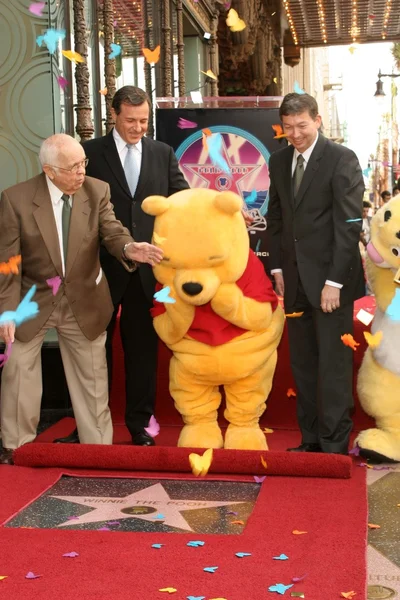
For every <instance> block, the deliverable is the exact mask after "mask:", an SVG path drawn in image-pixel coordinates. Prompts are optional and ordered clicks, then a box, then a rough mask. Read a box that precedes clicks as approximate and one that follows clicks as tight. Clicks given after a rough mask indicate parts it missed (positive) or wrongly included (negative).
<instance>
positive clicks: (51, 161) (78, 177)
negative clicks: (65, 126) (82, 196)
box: [39, 133, 86, 195]
mask: <svg viewBox="0 0 400 600" xmlns="http://www.w3.org/2000/svg"><path fill="white" fill-rule="evenodd" d="M85 158H86V157H85V152H84V150H83V148H82V146H81V145H80V143H79V142H78V141H77V140H76V139H75V138H73V137H71V136H70V135H66V134H65V133H56V134H55V135H52V136H50V137H49V138H47V139H46V140H44V142H43V143H42V146H41V148H40V151H39V160H40V164H41V165H42V169H43V171H44V173H46V175H47V176H48V177H49V178H50V179H51V180H52V182H53V183H54V185H55V186H56V187H58V188H59V189H60V190H61V191H62V192H63V193H64V194H70V195H71V194H74V193H75V192H76V191H77V190H78V189H79V188H80V187H81V186H82V184H83V182H84V180H85V164H84V163H85Z"/></svg>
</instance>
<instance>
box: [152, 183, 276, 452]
mask: <svg viewBox="0 0 400 600" xmlns="http://www.w3.org/2000/svg"><path fill="white" fill-rule="evenodd" d="M142 208H143V210H144V212H146V213H147V214H150V215H154V216H155V223H154V236H153V243H154V244H157V245H159V246H160V247H161V248H162V249H163V251H164V259H163V261H162V263H161V264H160V265H158V266H156V267H155V268H154V274H155V277H156V279H157V281H158V282H159V284H158V286H157V289H158V290H159V291H158V292H157V293H156V296H155V297H156V299H158V300H159V302H155V307H154V308H153V317H154V327H155V329H156V331H157V333H158V335H159V336H160V338H161V339H162V340H163V341H164V342H165V343H166V344H167V346H168V347H169V348H170V349H171V350H172V352H173V357H172V359H171V363H170V392H171V395H172V397H173V399H174V401H175V406H176V408H177V410H178V411H179V413H180V414H181V415H182V418H183V422H184V427H183V429H182V431H181V434H180V437H179V441H178V445H179V446H184V447H192V448H193V447H194V448H222V447H225V448H237V449H249V450H264V449H267V448H268V446H267V443H266V439H265V435H264V433H263V432H262V431H261V429H260V427H259V419H260V417H261V415H262V414H263V412H264V410H265V408H266V399H267V397H268V394H269V392H270V390H271V386H272V379H273V375H274V371H275V366H276V360H277V346H278V344H279V341H280V338H281V335H282V330H283V324H284V314H283V311H282V309H281V308H280V306H278V302H277V297H276V295H275V293H274V291H273V289H272V285H271V282H270V280H269V279H268V277H267V276H266V274H265V271H264V267H263V265H262V263H261V262H260V261H259V259H258V258H257V257H256V256H255V254H254V253H253V252H252V251H251V250H250V248H249V237H248V233H247V230H246V225H245V222H244V219H243V216H242V214H241V209H242V200H241V198H240V197H239V196H238V195H236V194H234V193H232V192H215V191H213V190H208V189H192V190H184V191H181V192H178V193H176V194H174V195H172V196H171V197H169V198H164V197H162V196H150V197H149V198H146V200H145V201H144V202H143V204H142ZM160 294H161V295H160ZM220 385H223V386H224V388H225V396H226V410H225V413H224V414H225V417H226V419H227V421H228V422H229V426H228V429H227V432H226V435H225V443H224V440H223V437H222V433H221V430H220V427H219V425H218V408H219V405H220V403H221V394H220V391H219V386H220Z"/></svg>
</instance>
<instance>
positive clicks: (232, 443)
mask: <svg viewBox="0 0 400 600" xmlns="http://www.w3.org/2000/svg"><path fill="white" fill-rule="evenodd" d="M224 448H225V449H228V450H268V444H267V440H266V439H265V434H264V433H263V432H262V431H261V429H260V428H259V427H258V426H257V427H237V426H235V425H229V427H228V429H227V430H226V434H225V444H224Z"/></svg>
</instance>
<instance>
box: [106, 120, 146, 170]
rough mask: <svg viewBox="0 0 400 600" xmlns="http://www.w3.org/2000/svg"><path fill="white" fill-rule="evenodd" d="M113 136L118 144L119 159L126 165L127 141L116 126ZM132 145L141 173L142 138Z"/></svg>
mask: <svg viewBox="0 0 400 600" xmlns="http://www.w3.org/2000/svg"><path fill="white" fill-rule="evenodd" d="M113 136H114V141H115V145H116V146H117V151H118V155H119V159H120V161H121V164H122V166H124V163H125V158H126V155H127V153H128V147H127V143H126V142H125V140H123V139H122V137H121V136H120V135H119V133H118V131H117V130H116V129H115V127H114V129H113ZM132 146H133V156H134V158H135V161H136V164H137V168H138V173H140V167H141V166H142V140H139V141H138V143H137V144H132Z"/></svg>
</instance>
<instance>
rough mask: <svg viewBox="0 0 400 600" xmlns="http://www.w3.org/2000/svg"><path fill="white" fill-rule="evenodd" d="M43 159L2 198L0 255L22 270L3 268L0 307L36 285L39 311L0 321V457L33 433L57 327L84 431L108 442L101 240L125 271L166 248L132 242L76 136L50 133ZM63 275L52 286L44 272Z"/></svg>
mask: <svg viewBox="0 0 400 600" xmlns="http://www.w3.org/2000/svg"><path fill="white" fill-rule="evenodd" d="M39 159H40V162H41V165H42V169H43V173H42V174H41V175H38V176H37V177H33V178H32V179H29V180H28V181H26V182H24V183H20V184H18V185H15V186H13V187H11V188H9V189H8V190H5V191H4V192H3V194H2V196H1V200H0V261H1V262H3V261H8V260H9V259H10V258H11V257H12V256H15V255H19V254H21V257H22V262H21V266H20V273H19V274H18V275H9V276H1V278H0V314H2V313H3V312H4V311H8V310H15V309H16V308H17V306H18V304H19V303H20V301H21V300H22V298H23V297H24V296H25V294H26V293H27V291H28V290H29V289H30V288H31V287H32V285H36V286H37V292H36V294H35V296H34V298H33V299H34V300H35V301H36V302H37V303H38V304H39V311H40V312H39V315H38V316H37V317H36V318H34V319H32V320H30V321H27V322H25V323H23V324H22V325H21V326H20V327H18V329H17V330H16V331H15V323H7V324H3V325H2V326H0V337H2V338H3V339H4V341H5V342H6V343H9V342H12V352H11V356H10V358H9V360H8V362H7V363H6V365H5V366H4V368H3V374H2V384H1V403H0V404H1V429H2V438H3V446H4V452H3V454H2V456H1V457H0V462H2V463H8V464H12V450H13V449H15V448H18V447H19V446H21V445H22V444H26V443H27V442H31V441H32V440H33V439H34V438H35V436H36V429H37V424H38V421H39V417H40V405H41V396H42V376H41V352H40V350H41V346H42V343H43V338H44V336H45V334H46V331H47V330H48V329H50V328H53V327H54V328H56V330H57V332H58V338H59V345H60V351H61V356H62V360H63V365H64V370H65V375H66V379H67V383H68V389H69V392H70V396H71V402H72V406H73V409H74V414H75V418H76V421H77V426H78V431H79V438H80V441H81V442H82V443H87V444H111V443H112V433H113V430H112V423H111V416H110V411H109V408H108V383H107V364H106V355H105V339H106V333H105V330H106V327H107V325H108V323H109V321H110V319H111V316H112V313H113V304H112V301H111V297H110V292H109V288H108V284H107V281H106V278H105V277H104V276H103V273H102V270H101V267H100V261H99V248H100V242H101V243H102V244H104V245H105V247H106V248H107V250H108V252H110V254H112V255H113V256H115V257H116V258H117V259H118V260H119V261H120V262H121V263H122V264H123V265H124V267H125V268H126V269H127V270H128V271H132V270H133V269H135V268H136V264H135V263H136V262H148V263H149V264H151V265H154V264H156V263H158V262H160V260H161V259H162V251H161V250H160V249H159V248H156V247H155V246H152V245H151V244H148V243H146V242H142V243H136V242H135V241H134V240H133V239H132V237H131V236H130V234H129V231H128V230H127V229H126V228H125V227H123V226H122V224H121V222H120V221H118V220H117V219H116V218H115V214H114V211H113V207H112V204H111V203H110V191H109V186H108V184H106V183H104V182H102V181H99V180H97V179H93V178H91V177H85V167H86V165H87V159H86V157H85V153H84V150H83V148H82V146H81V145H80V144H79V143H78V142H77V141H76V140H75V139H74V138H72V137H70V136H68V135H64V134H57V135H54V136H52V137H50V138H48V139H47V140H45V141H44V143H43V145H42V147H41V150H40V154H39ZM57 276H58V277H59V278H60V280H61V282H60V286H59V289H58V291H57V293H56V294H55V295H53V290H52V287H51V286H50V285H49V284H48V283H47V280H49V279H52V278H54V277H57Z"/></svg>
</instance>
